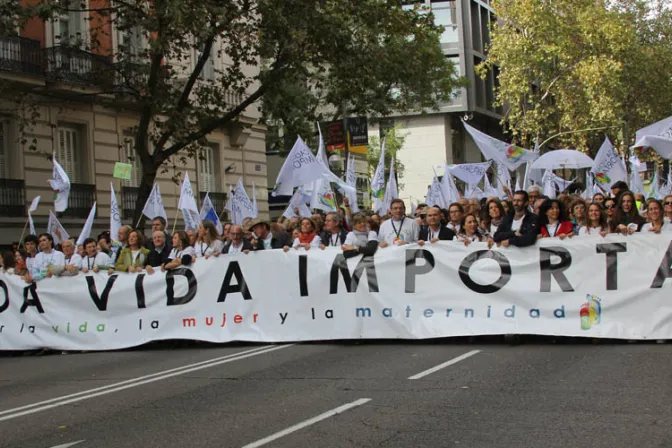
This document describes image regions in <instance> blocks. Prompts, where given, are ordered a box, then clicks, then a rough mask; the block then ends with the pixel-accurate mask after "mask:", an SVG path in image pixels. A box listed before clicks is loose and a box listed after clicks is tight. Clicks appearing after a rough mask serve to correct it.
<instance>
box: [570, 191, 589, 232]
mask: <svg viewBox="0 0 672 448" xmlns="http://www.w3.org/2000/svg"><path fill="white" fill-rule="evenodd" d="M569 208H570V213H571V215H572V232H573V233H574V235H578V234H579V230H580V229H581V228H582V227H585V226H586V202H585V201H584V200H583V199H582V198H577V199H575V200H574V201H573V202H572V203H571V205H570V206H569Z"/></svg>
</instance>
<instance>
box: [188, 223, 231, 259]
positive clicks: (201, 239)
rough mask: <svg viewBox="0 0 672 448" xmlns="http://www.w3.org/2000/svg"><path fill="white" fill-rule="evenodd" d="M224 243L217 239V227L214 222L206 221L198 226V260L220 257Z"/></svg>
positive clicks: (196, 249)
mask: <svg viewBox="0 0 672 448" xmlns="http://www.w3.org/2000/svg"><path fill="white" fill-rule="evenodd" d="M223 248H224V243H223V242H222V241H221V240H219V239H217V227H215V224H214V223H213V222H212V221H208V220H204V221H201V223H200V224H199V225H198V237H197V239H196V243H195V244H194V251H195V252H196V258H205V259H206V260H207V259H208V258H210V257H219V254H221V253H222V249H223Z"/></svg>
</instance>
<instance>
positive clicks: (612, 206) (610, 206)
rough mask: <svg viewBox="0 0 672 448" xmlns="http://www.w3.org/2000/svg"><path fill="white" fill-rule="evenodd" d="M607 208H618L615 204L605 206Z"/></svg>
mask: <svg viewBox="0 0 672 448" xmlns="http://www.w3.org/2000/svg"><path fill="white" fill-rule="evenodd" d="M604 207H605V208H616V206H615V205H614V204H607V205H605V206H604Z"/></svg>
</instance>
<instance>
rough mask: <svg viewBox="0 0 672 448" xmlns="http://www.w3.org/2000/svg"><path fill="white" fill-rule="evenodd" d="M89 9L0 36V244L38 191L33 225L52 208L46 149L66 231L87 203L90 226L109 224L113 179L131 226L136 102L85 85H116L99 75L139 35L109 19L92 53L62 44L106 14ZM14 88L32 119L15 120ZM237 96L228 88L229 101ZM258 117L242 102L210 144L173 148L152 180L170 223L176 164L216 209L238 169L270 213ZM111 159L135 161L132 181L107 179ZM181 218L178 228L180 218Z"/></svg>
mask: <svg viewBox="0 0 672 448" xmlns="http://www.w3.org/2000/svg"><path fill="white" fill-rule="evenodd" d="M92 9H93V8H92ZM93 15H95V12H85V11H74V12H69V13H68V14H67V15H63V16H60V17H55V18H54V19H53V20H48V21H42V20H37V19H34V20H31V21H30V22H28V23H27V24H26V26H25V27H23V28H22V29H21V30H18V32H17V33H16V34H15V35H11V36H0V86H1V87H0V230H1V231H0V245H3V246H4V245H7V244H10V243H11V242H12V241H18V240H19V237H20V235H21V234H22V229H23V228H24V225H25V223H26V216H27V207H28V206H29V205H30V202H31V201H32V200H33V198H34V197H36V196H41V201H40V205H39V207H38V209H37V210H36V211H35V212H34V213H33V214H32V215H33V218H34V221H35V227H36V231H37V232H38V233H39V232H43V231H45V230H46V224H47V219H48V215H49V210H50V209H52V208H53V192H52V191H51V189H50V187H49V184H48V183H47V180H48V179H50V178H51V177H52V165H51V162H50V160H49V159H48V156H49V155H51V154H55V156H56V158H57V160H58V161H59V163H60V164H61V165H62V166H63V168H64V169H65V171H66V172H67V174H68V176H69V177H70V181H71V184H72V189H71V193H70V204H69V207H68V210H66V211H65V212H63V213H62V215H61V216H59V219H60V220H61V222H62V224H63V225H64V227H65V229H66V230H67V231H68V232H69V233H70V235H71V236H75V237H76V236H77V235H78V234H79V232H80V230H81V228H82V225H83V223H84V221H85V219H86V217H87V215H88V213H89V211H90V209H91V206H92V205H93V203H94V202H96V203H97V218H96V223H95V226H94V233H95V232H99V231H103V230H109V216H110V202H111V194H110V189H111V185H113V186H114V189H115V191H116V194H117V201H118V203H119V207H120V209H121V213H122V219H123V222H124V223H125V224H131V225H133V224H135V223H132V222H131V220H132V215H133V210H134V208H135V202H136V198H137V191H138V186H139V184H140V180H141V178H142V170H141V167H140V162H139V160H138V159H137V157H135V150H134V134H133V128H134V127H136V126H137V124H138V115H137V114H136V113H135V111H134V110H133V107H129V106H128V105H124V104H123V103H121V102H120V103H118V105H116V104H117V103H115V102H114V93H111V94H110V97H109V98H107V99H108V101H106V104H105V105H102V104H100V103H97V102H95V101H91V100H90V98H91V96H92V95H91V94H92V93H99V92H100V90H102V89H107V88H109V86H110V83H111V82H112V83H114V81H110V78H109V76H108V77H106V78H101V77H100V76H99V75H100V73H101V72H104V71H105V70H104V69H103V70H101V67H105V66H106V64H109V63H110V62H111V60H112V59H113V56H112V55H113V54H114V53H115V51H114V49H115V48H116V47H117V46H118V45H121V44H122V42H125V44H126V45H143V42H142V39H139V38H137V36H134V35H133V34H132V33H130V32H125V33H121V32H117V31H116V30H114V29H113V26H112V25H111V24H110V25H109V31H110V32H109V33H107V34H106V35H105V36H103V37H101V36H100V35H98V36H97V39H98V40H100V41H101V42H100V45H99V46H97V47H96V49H95V52H88V51H85V50H83V49H78V48H72V46H71V45H70V46H65V45H63V43H64V42H63V39H65V38H67V37H68V36H73V35H77V36H78V37H80V36H88V35H89V33H91V31H90V30H89V29H88V26H89V24H90V23H92V22H94V21H96V20H103V19H102V18H96V17H93ZM129 42H131V43H129ZM217 53H218V52H217V51H216V50H213V57H212V59H211V60H209V61H208V64H207V65H206V67H205V68H204V70H203V75H202V76H204V77H208V76H214V73H215V69H216V68H217V67H218V66H221V65H222V64H225V63H226V61H225V56H224V55H221V56H217ZM195 58H196V56H195V55H194V57H193V59H194V60H195ZM192 63H193V61H192ZM103 84H105V85H103ZM17 92H20V93H21V94H22V95H25V97H26V98H27V97H30V99H31V103H32V104H34V105H35V106H34V107H31V108H30V111H29V113H30V120H29V121H30V124H29V125H26V124H25V123H26V121H25V120H23V119H19V118H18V115H20V114H22V113H23V114H26V113H28V112H25V111H22V110H20V108H21V107H22V106H21V105H19V104H16V102H15V101H16V98H17V97H20V96H21V95H17ZM239 100H240V98H239V97H237V96H236V95H233V94H232V95H231V99H230V101H231V103H232V104H233V103H234V102H236V101H239ZM111 104H112V106H111ZM236 104H237V103H236ZM259 118H260V115H259V112H258V110H257V108H256V107H249V108H248V109H247V110H246V111H245V113H244V114H243V116H242V117H241V120H240V121H241V122H242V123H243V124H242V125H240V124H237V125H231V126H229V127H227V128H224V129H219V130H217V131H216V132H213V133H211V134H210V135H208V137H207V142H208V145H207V147H205V148H204V149H203V150H202V151H201V152H200V154H199V155H198V157H196V158H187V159H186V163H183V161H181V160H179V159H180V156H181V154H178V155H177V156H174V157H175V160H174V161H173V162H174V164H172V163H171V164H169V169H168V170H167V171H165V172H161V170H160V174H159V175H158V176H157V182H158V183H159V185H160V187H161V193H162V196H163V201H164V205H165V207H166V212H167V214H168V216H169V225H170V226H172V221H173V219H175V217H176V216H177V214H176V211H177V210H176V205H177V200H178V197H179V191H180V188H179V185H177V184H176V183H174V182H173V181H172V178H173V176H174V175H175V174H177V173H176V172H175V171H178V172H179V173H182V176H183V173H185V172H186V173H188V174H189V178H190V180H191V182H192V186H193V188H194V190H198V192H199V193H200V197H201V199H202V198H203V197H204V196H205V193H206V192H209V194H210V198H211V199H212V201H213V203H214V205H215V208H216V209H217V211H218V212H219V213H222V212H223V211H224V204H225V202H226V200H227V195H228V192H229V186H230V185H235V183H236V182H237V181H238V179H239V178H240V177H242V178H243V183H244V184H245V186H246V189H247V190H248V195H250V196H251V194H252V186H253V184H254V185H255V186H256V189H257V194H258V197H257V203H258V205H259V209H260V214H261V216H262V217H263V216H268V202H267V197H266V189H267V184H266V182H267V181H266V179H267V167H266V154H265V150H266V148H265V137H266V128H265V126H263V125H261V124H259ZM116 162H125V163H129V164H131V165H132V166H133V169H132V174H131V179H130V180H120V179H116V178H114V177H113V172H114V165H115V163H116ZM173 166H175V167H176V168H175V169H172V167H173ZM199 205H200V204H199ZM179 220H180V223H178V226H177V228H178V229H179V228H182V226H183V224H182V223H181V218H179Z"/></svg>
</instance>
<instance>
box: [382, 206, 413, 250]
mask: <svg viewBox="0 0 672 448" xmlns="http://www.w3.org/2000/svg"><path fill="white" fill-rule="evenodd" d="M390 210H391V212H392V219H388V220H387V221H385V222H383V223H382V224H381V225H380V231H378V241H379V242H380V244H379V247H381V248H385V247H387V246H390V245H395V246H402V245H404V244H411V243H415V242H417V241H418V236H419V234H420V229H419V228H418V225H417V224H416V223H415V219H413V218H408V217H407V216H406V205H405V204H404V201H403V200H402V199H392V202H391V203H390Z"/></svg>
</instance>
